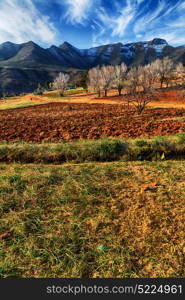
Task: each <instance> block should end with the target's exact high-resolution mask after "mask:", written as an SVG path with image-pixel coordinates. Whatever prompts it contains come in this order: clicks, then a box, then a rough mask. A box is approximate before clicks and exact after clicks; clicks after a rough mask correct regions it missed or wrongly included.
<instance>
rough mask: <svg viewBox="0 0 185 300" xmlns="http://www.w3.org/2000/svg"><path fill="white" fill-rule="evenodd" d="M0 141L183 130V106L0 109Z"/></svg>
mask: <svg viewBox="0 0 185 300" xmlns="http://www.w3.org/2000/svg"><path fill="white" fill-rule="evenodd" d="M0 120H1V122H0V141H11V142H15V141H25V142H47V141H52V142H58V141H61V140H64V141H72V140H81V139H97V138H102V137H131V138H136V137H140V136H144V137H151V136H155V135H169V134H177V133H179V132H183V131H185V109H184V108H148V109H147V110H145V112H144V113H143V114H142V115H138V114H137V113H136V112H135V110H134V109H133V110H132V109H131V110H130V111H129V113H128V111H127V110H126V107H125V106H124V105H123V104H102V103H91V104H88V103H70V102H68V103H66V102H65V103H57V102H56V103H50V104H46V105H37V106H33V107H26V108H19V109H8V110H4V111H0Z"/></svg>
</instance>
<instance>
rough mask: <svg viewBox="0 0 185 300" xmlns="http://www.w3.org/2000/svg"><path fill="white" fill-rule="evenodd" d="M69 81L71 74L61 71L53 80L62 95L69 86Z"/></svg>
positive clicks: (54, 86) (54, 85) (55, 87)
mask: <svg viewBox="0 0 185 300" xmlns="http://www.w3.org/2000/svg"><path fill="white" fill-rule="evenodd" d="M68 82H69V75H68V74H64V73H59V75H58V76H57V77H56V78H55V80H54V82H53V88H54V89H56V90H58V91H59V95H60V96H61V97H63V96H64V92H65V90H66V88H67V85H68Z"/></svg>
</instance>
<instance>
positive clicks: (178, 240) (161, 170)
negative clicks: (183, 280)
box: [0, 161, 185, 278]
mask: <svg viewBox="0 0 185 300" xmlns="http://www.w3.org/2000/svg"><path fill="white" fill-rule="evenodd" d="M184 178H185V163H184V161H181V162H180V161H179V162H175V161H168V162H144V163H143V162H129V163H124V162H115V163H89V164H85V165H84V164H79V165H72V164H71V165H70V164H68V165H63V166H49V165H29V166H28V165H18V164H14V165H9V166H7V165H5V164H1V165H0V194H1V197H0V199H1V200H0V214H1V220H0V239H1V241H0V276H1V277H2V278H6V277H122V278H124V277H184V275H185V273H184V270H185V269H184V265H183V263H184V260H183V259H184V251H185V244H184V238H185V236H184V235H185V234H184V215H185V209H184V207H185V183H184Z"/></svg>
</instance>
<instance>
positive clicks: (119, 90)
mask: <svg viewBox="0 0 185 300" xmlns="http://www.w3.org/2000/svg"><path fill="white" fill-rule="evenodd" d="M121 91H122V89H121V88H118V93H119V96H121Z"/></svg>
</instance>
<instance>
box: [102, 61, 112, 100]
mask: <svg viewBox="0 0 185 300" xmlns="http://www.w3.org/2000/svg"><path fill="white" fill-rule="evenodd" d="M100 76H101V78H100V85H101V89H102V90H103V91H104V92H105V97H107V92H108V91H109V90H110V89H111V88H112V85H113V83H114V67H113V66H103V67H101V68H100Z"/></svg>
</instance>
